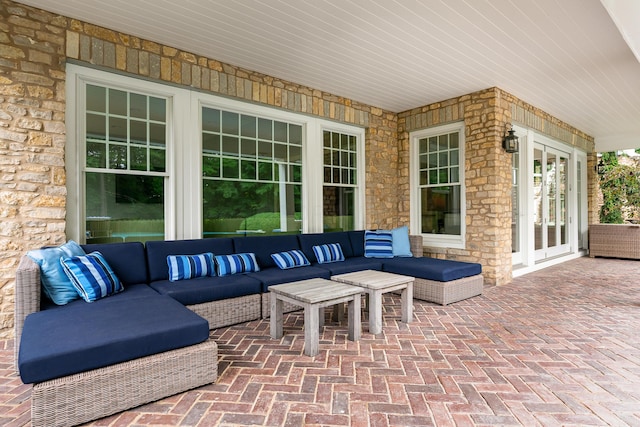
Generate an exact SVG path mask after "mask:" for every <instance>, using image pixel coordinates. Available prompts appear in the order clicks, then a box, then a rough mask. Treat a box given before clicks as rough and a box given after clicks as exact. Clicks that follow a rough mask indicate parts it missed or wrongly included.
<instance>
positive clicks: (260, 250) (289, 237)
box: [233, 234, 300, 269]
mask: <svg viewBox="0 0 640 427" xmlns="http://www.w3.org/2000/svg"><path fill="white" fill-rule="evenodd" d="M233 244H234V248H235V253H237V254H240V253H246V252H249V253H254V254H255V255H256V260H257V261H258V265H259V266H260V269H264V268H270V267H276V263H275V261H273V258H271V254H275V253H278V252H285V251H290V250H293V249H300V244H299V243H298V236H297V235H295V234H285V235H276V236H247V237H234V238H233Z"/></svg>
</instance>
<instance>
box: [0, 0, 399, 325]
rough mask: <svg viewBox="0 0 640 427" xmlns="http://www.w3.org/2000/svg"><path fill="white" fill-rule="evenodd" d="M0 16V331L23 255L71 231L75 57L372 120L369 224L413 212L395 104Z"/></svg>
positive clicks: (352, 120) (1, 4) (19, 13)
mask: <svg viewBox="0 0 640 427" xmlns="http://www.w3.org/2000/svg"><path fill="white" fill-rule="evenodd" d="M0 18H1V19H0V168H1V171H2V174H1V175H0V215H1V218H2V221H0V247H1V248H2V249H1V252H0V337H6V336H11V335H12V329H11V328H12V326H13V284H14V279H15V270H16V268H17V264H18V262H19V259H20V257H21V256H22V255H23V254H24V253H25V252H26V251H27V250H29V249H33V248H38V247H41V246H43V245H56V244H60V243H62V242H64V241H65V240H66V237H65V213H66V187H65V185H66V176H65V169H64V146H65V122H64V116H65V107H66V105H65V72H64V66H65V62H66V61H69V60H70V61H74V62H76V63H79V64H84V65H87V66H92V67H99V68H101V69H105V70H113V71H116V72H123V73H127V74H129V75H134V76H136V75H137V76H141V77H144V78H149V79H153V80H156V81H164V82H167V83H171V84H178V85H182V86H185V87H191V88H194V89H197V90H203V91H207V92H211V93H215V94H220V95H224V96H230V97H233V98H236V99H240V100H246V101H249V102H254V103H259V104H264V105H269V106H273V107H277V108H282V109H286V110H289V111H293V112H297V113H303V114H310V115H314V116H318V117H321V118H325V119H329V120H335V121H339V122H343V123H349V124H354V125H357V126H362V127H365V128H366V129H367V131H366V137H365V138H366V141H365V156H366V159H367V160H366V161H367V164H366V165H365V167H366V170H367V173H366V183H365V195H366V219H365V224H366V227H385V228H389V227H394V226H396V225H398V224H403V223H406V222H407V221H408V206H405V205H403V204H401V203H399V202H398V195H397V191H396V188H397V176H398V173H399V167H400V165H399V162H398V150H397V146H396V144H397V117H396V115H395V114H394V113H392V112H388V111H384V110H382V109H380V108H375V107H371V106H369V105H365V104H361V103H358V102H356V101H354V100H351V99H347V98H343V97H340V96H336V95H333V94H330V93H326V92H323V91H320V90H317V89H313V88H309V87H305V86H301V85H298V84H295V83H292V82H288V81H284V80H281V79H278V78H275V77H271V76H267V75H264V74H260V73H256V72H253V71H250V70H245V69H242V68H239V67H235V66H233V65H230V64H225V63H222V62H219V61H217V60H215V59H212V58H206V57H202V56H198V55H195V54H193V53H190V52H186V51H182V50H179V49H175V48H173V47H171V46H163V45H160V44H157V43H154V42H152V41H148V40H143V39H140V38H137V37H133V36H131V35H128V34H122V33H119V32H116V31H112V30H109V29H105V28H101V27H98V26H95V25H91V24H88V23H85V22H81V21H78V20H75V19H71V18H67V17H62V16H57V15H54V14H51V13H48V12H44V11H41V10H38V9H35V8H32V7H29V6H24V5H21V4H18V3H14V2H11V1H9V0H0ZM401 208H402V209H406V210H403V211H400V209H401ZM400 212H402V214H400Z"/></svg>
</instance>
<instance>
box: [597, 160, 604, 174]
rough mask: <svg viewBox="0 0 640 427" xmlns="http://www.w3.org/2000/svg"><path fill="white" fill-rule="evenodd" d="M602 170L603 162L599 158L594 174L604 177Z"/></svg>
mask: <svg viewBox="0 0 640 427" xmlns="http://www.w3.org/2000/svg"><path fill="white" fill-rule="evenodd" d="M604 169H605V167H604V162H603V161H602V157H600V161H599V162H598V164H597V165H596V172H597V173H598V175H604Z"/></svg>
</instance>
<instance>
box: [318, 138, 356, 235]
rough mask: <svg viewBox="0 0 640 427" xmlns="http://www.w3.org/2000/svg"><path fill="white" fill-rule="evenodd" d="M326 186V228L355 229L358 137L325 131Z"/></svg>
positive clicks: (324, 211) (324, 191)
mask: <svg viewBox="0 0 640 427" xmlns="http://www.w3.org/2000/svg"><path fill="white" fill-rule="evenodd" d="M322 139H323V152H324V172H323V173H324V185H323V191H322V206H323V208H322V209H323V227H324V230H325V231H338V230H339V231H344V230H354V229H355V224H354V218H355V209H356V191H357V183H358V175H357V171H358V169H357V158H358V150H357V146H358V145H357V137H356V136H355V135H349V134H345V133H340V132H332V131H329V130H324V131H323V132H322Z"/></svg>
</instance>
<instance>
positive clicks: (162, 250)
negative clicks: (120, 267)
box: [147, 237, 233, 282]
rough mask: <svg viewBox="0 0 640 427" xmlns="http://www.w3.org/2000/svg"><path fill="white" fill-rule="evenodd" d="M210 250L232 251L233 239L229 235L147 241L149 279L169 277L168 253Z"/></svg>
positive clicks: (180, 253)
mask: <svg viewBox="0 0 640 427" xmlns="http://www.w3.org/2000/svg"><path fill="white" fill-rule="evenodd" d="M205 252H211V253H213V254H214V255H228V254H232V253H233V240H232V239H231V238H230V237H220V238H209V239H187V240H164V241H149V242H147V259H148V262H149V281H150V282H155V281H158V280H167V279H169V265H168V264H167V256H169V255H198V254H202V253H205Z"/></svg>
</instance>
